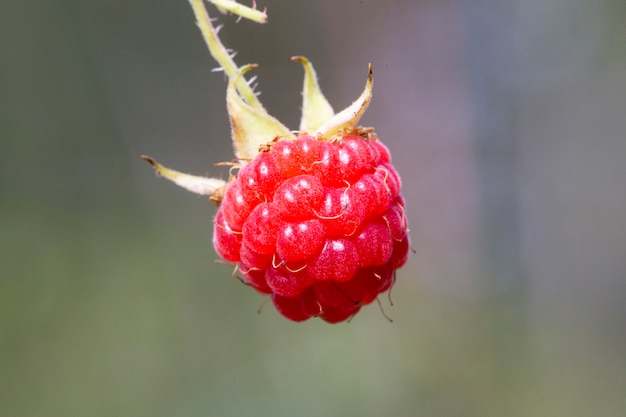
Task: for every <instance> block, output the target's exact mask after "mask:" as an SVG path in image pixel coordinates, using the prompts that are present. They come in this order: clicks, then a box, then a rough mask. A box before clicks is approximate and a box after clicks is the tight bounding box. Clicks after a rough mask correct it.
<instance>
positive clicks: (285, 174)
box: [142, 0, 410, 323]
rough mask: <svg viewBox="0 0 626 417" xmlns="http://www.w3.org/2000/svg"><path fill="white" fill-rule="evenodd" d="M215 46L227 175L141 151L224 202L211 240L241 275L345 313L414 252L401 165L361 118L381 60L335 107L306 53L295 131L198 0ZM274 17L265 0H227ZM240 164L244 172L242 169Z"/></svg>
mask: <svg viewBox="0 0 626 417" xmlns="http://www.w3.org/2000/svg"><path fill="white" fill-rule="evenodd" d="M190 3H191V6H192V9H193V11H194V14H195V16H196V18H197V19H198V27H199V28H200V30H201V31H202V35H203V37H204V39H205V42H206V44H207V45H208V46H209V51H210V52H211V54H212V55H213V57H214V58H215V59H216V60H217V62H218V63H219V65H220V67H221V69H223V70H224V72H225V74H226V75H227V76H228V88H227V90H226V105H227V108H228V114H229V117H230V122H231V128H232V141H233V146H234V150H235V156H236V158H235V160H233V162H231V163H223V164H222V165H231V166H232V168H231V171H230V175H229V178H228V181H224V180H222V179H217V178H206V177H197V176H193V175H188V174H183V173H181V172H178V171H174V170H171V169H169V168H166V167H164V166H162V165H160V164H159V163H158V162H156V161H155V160H153V159H152V158H150V157H147V156H142V158H143V159H145V160H146V161H148V162H149V163H150V164H151V165H153V167H154V168H155V169H156V172H157V174H159V175H162V176H163V177H165V178H167V179H169V180H171V181H173V182H175V183H176V184H177V185H179V186H181V187H183V188H186V189H188V190H190V191H192V192H195V193H197V194H202V195H208V196H210V199H211V200H212V201H214V202H215V203H216V204H217V205H219V209H218V211H217V214H216V216H215V219H214V221H213V223H214V231H213V244H214V247H215V251H216V252H217V254H218V255H219V256H221V257H222V258H223V259H224V260H226V261H228V262H231V263H234V264H237V268H236V270H237V269H238V270H239V271H240V273H241V275H242V281H243V282H244V283H245V284H247V285H248V286H250V287H252V288H254V289H255V290H256V291H258V292H259V293H261V294H266V295H267V294H269V295H270V296H271V299H272V302H273V303H274V306H275V307H276V309H277V310H278V311H279V312H280V313H281V314H282V315H283V316H285V317H287V318H289V319H291V320H294V321H304V320H307V319H309V318H311V317H314V316H316V317H320V318H321V319H322V320H325V321H326V322H329V323H338V322H341V321H344V320H347V319H349V318H350V317H352V316H354V315H355V314H356V313H357V312H358V311H359V310H360V309H361V307H362V306H364V305H366V304H369V303H371V302H372V301H374V300H376V298H377V296H378V295H379V294H381V293H383V292H385V291H387V290H388V289H389V288H390V287H391V285H392V284H393V282H394V280H395V271H396V269H397V268H400V267H401V266H403V265H404V264H405V263H406V262H407V259H408V256H409V248H410V243H409V236H408V228H407V220H406V215H405V208H404V206H405V203H404V199H403V198H402V195H401V194H400V188H401V181H400V176H399V175H398V173H397V172H396V170H395V169H394V167H393V166H392V165H391V155H390V153H389V149H387V147H386V146H385V145H383V144H382V143H381V142H380V141H378V139H377V137H376V135H375V134H374V129H373V128H364V127H361V126H359V125H358V122H359V120H360V119H361V117H362V116H363V114H364V113H365V111H366V110H367V107H368V106H369V103H370V101H371V98H372V89H373V76H372V67H371V65H370V66H369V73H368V77H367V82H366V84H365V89H364V90H363V92H362V93H361V95H360V96H359V97H358V98H357V100H355V101H354V102H353V103H352V104H351V105H350V106H348V107H347V108H345V109H344V110H342V111H340V112H338V113H335V111H334V110H333V108H332V107H331V105H330V104H329V103H328V101H327V100H326V98H325V97H324V95H323V94H322V92H321V90H320V88H319V85H318V82H317V76H316V74H315V70H314V69H313V66H312V65H311V63H310V62H309V61H308V60H307V59H306V58H304V57H294V58H292V59H293V60H296V61H299V62H300V63H301V64H302V65H303V67H304V73H305V76H304V85H303V91H302V96H303V102H302V118H301V121H300V127H299V129H298V130H297V131H295V132H297V133H294V131H292V130H291V129H288V128H287V127H286V126H284V125H282V124H281V123H280V122H279V121H278V120H276V119H275V118H273V117H272V116H271V115H269V113H267V111H266V110H265V108H264V107H263V105H262V104H261V102H260V101H259V99H258V94H257V92H255V91H254V85H255V84H254V83H253V82H251V81H252V80H246V79H245V73H246V72H247V71H248V70H250V69H252V68H254V66H255V65H248V66H244V67H238V66H237V65H236V64H235V63H234V62H233V60H232V57H233V56H234V54H233V53H232V51H230V50H227V49H226V48H225V47H224V46H223V44H222V43H221V41H220V40H219V38H218V36H217V33H218V28H215V27H214V26H213V20H212V19H211V18H210V17H209V14H208V12H207V11H206V9H205V7H204V2H202V1H201V0H190ZM218 7H219V9H220V10H221V11H222V12H226V11H230V12H232V13H235V14H239V15H240V17H245V18H248V19H252V20H255V21H258V22H262V23H263V22H265V21H266V19H267V15H266V14H265V12H264V11H260V10H256V8H255V7H254V6H253V7H252V8H250V7H246V6H244V5H242V4H240V3H237V2H220V5H219V6H218ZM237 168H239V171H238V172H237V173H236V175H235V173H234V172H236V169H237Z"/></svg>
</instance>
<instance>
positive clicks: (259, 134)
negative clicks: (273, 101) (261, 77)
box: [226, 64, 295, 162]
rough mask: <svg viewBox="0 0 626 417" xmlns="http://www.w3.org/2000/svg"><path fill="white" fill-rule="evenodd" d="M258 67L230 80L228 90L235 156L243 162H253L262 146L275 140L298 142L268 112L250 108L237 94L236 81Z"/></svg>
mask: <svg viewBox="0 0 626 417" xmlns="http://www.w3.org/2000/svg"><path fill="white" fill-rule="evenodd" d="M256 66H257V65H256V64H253V65H246V66H244V67H242V68H241V69H240V70H239V73H238V74H237V75H236V76H235V77H232V78H230V79H229V81H228V88H227V89H226V106H227V108H228V115H229V116H230V126H231V132H232V140H233V147H234V149H235V156H237V158H239V159H241V160H242V162H245V161H246V160H251V159H253V158H254V157H255V156H256V155H257V154H258V153H259V147H260V146H261V145H265V144H267V143H269V142H271V141H272V140H274V139H275V138H276V137H282V138H286V139H295V136H294V135H293V133H291V132H290V131H289V129H288V128H287V127H286V126H285V125H283V124H282V123H281V122H279V121H278V120H277V119H275V118H274V117H272V116H270V115H269V114H268V113H267V112H266V111H265V109H263V108H261V109H259V108H255V107H252V106H250V105H249V104H248V103H247V102H246V101H245V100H244V99H243V98H242V97H241V96H240V95H239V93H238V90H237V82H238V79H239V77H242V76H243V74H244V73H246V72H247V71H248V70H250V69H252V68H255V67H256Z"/></svg>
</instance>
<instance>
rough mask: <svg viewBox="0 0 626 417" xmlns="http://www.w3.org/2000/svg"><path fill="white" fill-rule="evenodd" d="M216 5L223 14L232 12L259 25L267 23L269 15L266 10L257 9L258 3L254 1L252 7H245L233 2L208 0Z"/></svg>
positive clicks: (231, 0) (230, 0)
mask: <svg viewBox="0 0 626 417" xmlns="http://www.w3.org/2000/svg"><path fill="white" fill-rule="evenodd" d="M207 1H209V2H211V3H213V4H214V5H215V7H217V8H218V9H219V10H220V11H221V12H222V13H226V12H231V13H234V14H236V15H239V16H241V17H243V18H245V19H249V20H252V21H254V22H257V23H265V22H267V13H266V12H265V10H263V11H260V10H257V9H256V1H254V0H253V2H252V7H248V6H244V5H243V4H239V3H237V2H236V1H233V0H207Z"/></svg>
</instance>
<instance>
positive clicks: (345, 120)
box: [315, 64, 374, 137]
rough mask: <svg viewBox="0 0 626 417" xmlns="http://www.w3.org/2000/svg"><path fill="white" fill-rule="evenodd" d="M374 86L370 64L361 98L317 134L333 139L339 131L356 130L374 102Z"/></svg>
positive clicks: (329, 121)
mask: <svg viewBox="0 0 626 417" xmlns="http://www.w3.org/2000/svg"><path fill="white" fill-rule="evenodd" d="M373 85H374V78H373V76H372V64H370V65H369V74H368V76H367V82H366V83H365V89H364V90H363V92H362V93H361V95H360V96H359V98H358V99H356V101H355V102H354V103H352V104H351V105H349V106H348V107H346V108H345V109H343V110H342V111H340V112H339V113H337V114H335V115H334V116H333V117H332V118H331V119H330V120H328V121H326V122H325V123H324V124H323V125H322V126H320V127H319V128H318V129H317V131H316V132H315V134H316V135H319V136H323V137H331V136H333V135H336V134H337V133H339V131H344V132H346V131H350V130H354V129H355V128H356V127H357V125H358V124H359V120H361V117H362V116H363V113H365V111H366V110H367V107H368V106H369V104H370V101H372V86H373Z"/></svg>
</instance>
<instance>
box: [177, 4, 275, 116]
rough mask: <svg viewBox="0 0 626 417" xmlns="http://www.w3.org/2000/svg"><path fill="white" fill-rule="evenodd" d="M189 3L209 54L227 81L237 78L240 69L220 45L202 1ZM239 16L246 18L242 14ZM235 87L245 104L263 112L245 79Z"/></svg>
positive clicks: (237, 81) (239, 78)
mask: <svg viewBox="0 0 626 417" xmlns="http://www.w3.org/2000/svg"><path fill="white" fill-rule="evenodd" d="M189 3H190V4H191V8H192V9H193V12H194V14H195V16H196V20H197V21H198V27H199V28H200V31H201V32H202V37H203V38H204V41H205V42H206V44H207V46H208V47H209V52H210V53H211V55H212V56H213V58H215V60H216V61H217V63H218V64H219V65H220V67H222V69H223V70H224V72H225V73H226V75H227V76H228V78H229V79H233V78H235V77H237V74H239V71H240V69H239V67H237V65H236V64H235V62H234V61H233V59H232V58H231V55H230V54H229V53H228V51H227V50H226V48H225V47H224V44H222V42H221V41H220V39H219V37H218V36H217V31H216V30H215V27H214V26H213V24H212V23H211V18H210V17H209V14H208V12H207V10H206V7H204V3H203V0H189ZM218 3H219V4H218ZM221 3H223V2H215V4H216V5H217V6H222V7H223V5H222V4H221ZM242 7H245V6H242ZM229 10H230V9H229ZM240 15H241V16H243V17H246V16H244V15H243V14H240ZM235 85H236V87H237V91H238V92H239V94H241V97H242V98H243V99H244V100H245V102H246V103H247V104H249V105H250V106H252V107H254V108H257V109H259V110H263V111H264V109H263V105H262V104H261V102H260V101H259V99H258V98H257V96H256V95H255V94H254V90H252V88H251V87H250V86H249V85H248V83H247V81H246V79H245V78H243V77H238V79H237V80H236V81H235Z"/></svg>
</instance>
